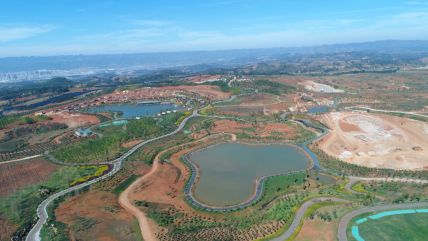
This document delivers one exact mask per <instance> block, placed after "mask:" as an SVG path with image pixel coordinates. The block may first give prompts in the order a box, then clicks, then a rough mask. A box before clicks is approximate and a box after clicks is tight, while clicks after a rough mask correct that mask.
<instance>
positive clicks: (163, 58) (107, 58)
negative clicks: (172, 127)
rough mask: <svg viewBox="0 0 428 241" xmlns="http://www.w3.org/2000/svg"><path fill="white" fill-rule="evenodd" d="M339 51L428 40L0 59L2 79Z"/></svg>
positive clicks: (391, 49) (406, 47) (399, 49)
mask: <svg viewBox="0 0 428 241" xmlns="http://www.w3.org/2000/svg"><path fill="white" fill-rule="evenodd" d="M336 52H376V53H385V54H397V55H415V54H416V55H418V54H427V53H428V41H425V40H423V41H420V40H411V41H399V40H388V41H376V42H365V43H349V44H333V45H323V46H313V47H294V48H292V47H291V48H269V49H241V50H219V51H193V52H172V53H142V54H106V55H66V56H50V57H8V58H0V82H8V81H22V80H40V79H46V78H51V77H56V76H63V77H73V76H85V75H93V74H98V73H117V72H124V73H130V72H132V71H136V70H153V69H161V68H174V67H183V66H192V65H213V66H216V65H219V66H234V65H243V64H250V63H256V62H261V61H266V60H275V59H284V58H289V57H290V55H291V56H293V55H305V54H326V53H336Z"/></svg>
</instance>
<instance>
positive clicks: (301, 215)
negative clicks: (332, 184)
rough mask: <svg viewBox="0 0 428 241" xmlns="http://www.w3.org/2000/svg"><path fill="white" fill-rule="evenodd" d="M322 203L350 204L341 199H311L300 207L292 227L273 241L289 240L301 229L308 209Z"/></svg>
mask: <svg viewBox="0 0 428 241" xmlns="http://www.w3.org/2000/svg"><path fill="white" fill-rule="evenodd" d="M320 202H348V201H347V200H345V199H341V198H335V197H318V198H313V199H310V200H308V201H306V202H304V203H303V204H302V206H300V208H299V210H297V212H296V214H295V216H294V219H293V222H292V223H291V224H290V227H288V229H287V230H286V231H285V232H284V233H282V234H281V235H280V236H279V237H276V238H274V239H272V240H271V241H284V240H287V239H288V238H289V237H291V235H293V233H294V232H295V231H296V229H297V228H298V227H299V225H300V223H301V222H302V221H303V218H304V217H305V213H306V211H307V210H308V208H309V207H310V206H312V205H314V204H317V203H320Z"/></svg>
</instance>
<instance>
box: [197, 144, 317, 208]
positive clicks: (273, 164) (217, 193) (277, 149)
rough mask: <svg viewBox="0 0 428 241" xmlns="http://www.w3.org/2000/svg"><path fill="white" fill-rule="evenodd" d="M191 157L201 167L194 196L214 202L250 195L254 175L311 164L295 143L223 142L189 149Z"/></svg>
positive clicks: (229, 202)
mask: <svg viewBox="0 0 428 241" xmlns="http://www.w3.org/2000/svg"><path fill="white" fill-rule="evenodd" d="M190 160H191V161H193V162H194V163H195V164H197V165H198V166H199V170H200V179H199V181H198V183H197V184H196V186H195V191H194V194H195V197H196V198H197V199H198V200H200V201H202V202H204V203H206V204H210V205H215V206H225V205H232V204H237V203H240V202H243V201H245V200H246V199H248V198H249V197H251V195H252V194H253V192H254V183H255V179H256V177H261V176H267V175H274V174H281V173H287V172H289V171H297V170H305V169H306V168H307V167H308V166H309V164H310V160H309V158H308V157H307V156H306V155H305V154H304V153H303V152H301V151H300V150H299V149H297V147H294V146H288V145H279V144H278V145H246V144H239V143H223V144H219V145H215V146H212V147H209V148H207V149H203V150H200V151H196V152H194V153H192V154H191V155H190Z"/></svg>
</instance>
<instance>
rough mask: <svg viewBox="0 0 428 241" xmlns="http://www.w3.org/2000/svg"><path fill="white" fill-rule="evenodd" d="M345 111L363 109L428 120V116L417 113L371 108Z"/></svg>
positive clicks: (356, 107)
mask: <svg viewBox="0 0 428 241" xmlns="http://www.w3.org/2000/svg"><path fill="white" fill-rule="evenodd" d="M345 109H351V110H352V109H362V110H369V111H375V112H382V113H396V114H406V115H414V116H419V117H425V118H428V115H424V114H419V113H415V112H406V111H396V110H380V109H373V108H369V107H358V106H355V107H346V108H345Z"/></svg>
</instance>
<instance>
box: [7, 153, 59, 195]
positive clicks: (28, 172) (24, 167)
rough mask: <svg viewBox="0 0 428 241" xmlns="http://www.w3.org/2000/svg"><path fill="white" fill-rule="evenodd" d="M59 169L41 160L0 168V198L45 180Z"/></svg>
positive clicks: (11, 164)
mask: <svg viewBox="0 0 428 241" xmlns="http://www.w3.org/2000/svg"><path fill="white" fill-rule="evenodd" d="M58 168H59V167H58V166H57V165H54V164H52V163H50V162H48V161H46V160H43V159H32V160H28V161H22V162H17V163H10V164H2V165H1V167H0V196H5V195H8V194H10V193H13V192H15V191H17V190H18V189H21V188H24V187H27V186H30V185H33V184H35V183H39V182H41V181H44V180H47V179H48V178H49V176H50V174H52V173H53V172H54V171H56V170H57V169H58Z"/></svg>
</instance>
